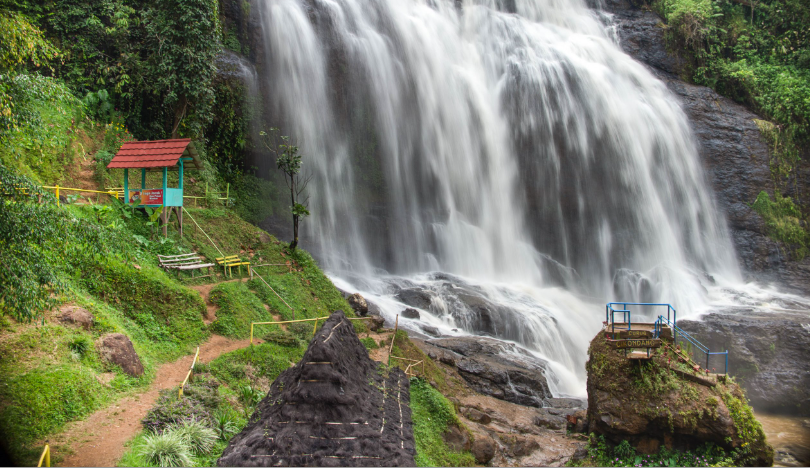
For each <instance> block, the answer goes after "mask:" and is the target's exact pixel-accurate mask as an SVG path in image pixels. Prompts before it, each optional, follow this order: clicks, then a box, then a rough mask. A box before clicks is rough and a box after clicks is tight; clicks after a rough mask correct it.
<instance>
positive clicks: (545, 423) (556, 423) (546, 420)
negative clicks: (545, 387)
mask: <svg viewBox="0 0 810 468" xmlns="http://www.w3.org/2000/svg"><path fill="white" fill-rule="evenodd" d="M533 422H534V424H535V426H540V427H545V428H547V429H554V430H558V429H564V428H565V427H566V423H567V421H566V419H565V418H563V417H562V416H558V415H553V414H550V413H548V412H543V413H540V414H538V415H537V416H535V417H534V421H533Z"/></svg>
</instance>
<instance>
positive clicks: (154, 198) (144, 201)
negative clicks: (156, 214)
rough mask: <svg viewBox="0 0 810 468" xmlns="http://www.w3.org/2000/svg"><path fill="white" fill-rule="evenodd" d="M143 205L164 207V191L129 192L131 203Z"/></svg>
mask: <svg viewBox="0 0 810 468" xmlns="http://www.w3.org/2000/svg"><path fill="white" fill-rule="evenodd" d="M139 201H140V202H141V205H162V204H163V189H148V190H133V191H130V192H129V202H130V203H138V202H139Z"/></svg>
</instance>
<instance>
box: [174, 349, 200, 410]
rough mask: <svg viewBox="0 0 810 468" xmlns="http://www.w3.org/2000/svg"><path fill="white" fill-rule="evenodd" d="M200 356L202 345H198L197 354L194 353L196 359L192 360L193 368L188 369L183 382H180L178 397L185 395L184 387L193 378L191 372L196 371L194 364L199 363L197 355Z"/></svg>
mask: <svg viewBox="0 0 810 468" xmlns="http://www.w3.org/2000/svg"><path fill="white" fill-rule="evenodd" d="M199 356H200V347H199V346H197V354H195V355H194V360H193V361H191V369H189V370H188V374H186V378H185V379H183V383H182V384H180V390H179V391H178V392H177V396H178V397H181V396H183V387H185V386H186V383H187V382H188V380H189V379H190V378H191V373H192V372H194V364H196V363H197V357H199Z"/></svg>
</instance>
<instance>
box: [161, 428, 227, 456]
mask: <svg viewBox="0 0 810 468" xmlns="http://www.w3.org/2000/svg"><path fill="white" fill-rule="evenodd" d="M169 432H175V433H177V434H179V435H180V437H182V438H183V440H185V441H186V443H187V444H188V447H189V448H190V449H191V452H192V453H194V454H196V455H201V454H206V453H209V452H210V451H211V449H212V448H213V447H214V443H216V441H217V433H216V432H214V430H213V429H211V428H210V427H208V426H206V425H205V424H203V423H202V422H200V421H183V422H181V423H179V424H177V425H175V426H172V427H171V428H170V429H169Z"/></svg>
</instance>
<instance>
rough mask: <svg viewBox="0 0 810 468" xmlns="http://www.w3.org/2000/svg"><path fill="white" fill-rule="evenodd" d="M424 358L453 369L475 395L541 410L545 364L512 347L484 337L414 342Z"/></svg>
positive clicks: (544, 395)
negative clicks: (477, 393)
mask: <svg viewBox="0 0 810 468" xmlns="http://www.w3.org/2000/svg"><path fill="white" fill-rule="evenodd" d="M416 343H417V345H418V346H419V347H420V348H421V349H422V351H423V352H425V354H427V355H428V356H430V357H431V359H436V360H438V361H439V362H443V363H445V364H448V365H451V366H455V367H456V368H457V369H458V372H459V374H460V375H461V376H462V377H463V378H464V379H465V380H466V381H467V383H469V384H470V386H471V387H472V388H473V389H474V390H475V391H477V392H479V393H482V394H484V395H490V396H493V397H495V398H499V399H501V400H506V401H510V402H512V403H517V404H519V405H524V406H536V407H543V406H545V404H544V402H545V401H546V400H547V399H549V398H551V392H550V390H549V388H548V383H547V382H546V378H545V369H546V362H545V361H543V360H541V359H538V358H536V357H534V356H533V355H531V354H530V353H528V352H527V351H525V350H523V349H522V348H520V347H518V346H515V345H514V344H513V343H509V342H504V341H500V340H496V339H493V338H486V337H474V336H470V337H458V338H439V339H433V340H428V341H425V342H421V341H416Z"/></svg>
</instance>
